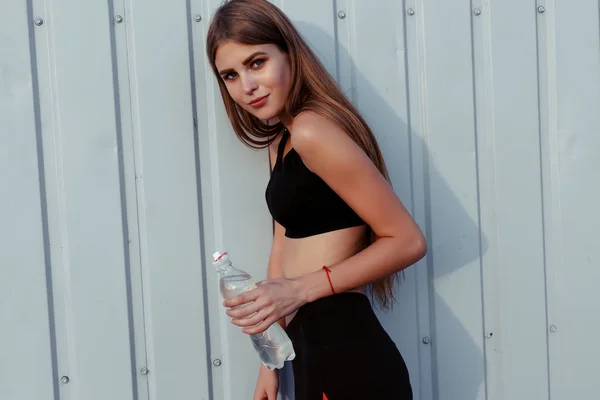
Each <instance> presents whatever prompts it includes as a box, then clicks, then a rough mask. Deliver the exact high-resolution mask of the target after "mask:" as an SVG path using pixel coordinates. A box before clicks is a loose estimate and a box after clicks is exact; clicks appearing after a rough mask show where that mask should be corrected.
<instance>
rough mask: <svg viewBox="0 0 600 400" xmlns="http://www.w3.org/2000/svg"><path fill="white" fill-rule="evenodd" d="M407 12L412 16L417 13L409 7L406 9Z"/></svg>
mask: <svg viewBox="0 0 600 400" xmlns="http://www.w3.org/2000/svg"><path fill="white" fill-rule="evenodd" d="M406 13H407V14H408V15H410V16H411V17H412V16H413V15H415V10H413V9H412V8H409V9H408V10H406Z"/></svg>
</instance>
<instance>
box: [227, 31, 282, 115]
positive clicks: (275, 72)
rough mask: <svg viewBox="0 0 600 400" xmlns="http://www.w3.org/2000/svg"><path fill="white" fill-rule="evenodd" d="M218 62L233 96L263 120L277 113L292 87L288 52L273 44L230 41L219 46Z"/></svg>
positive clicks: (241, 105) (243, 106) (238, 102)
mask: <svg viewBox="0 0 600 400" xmlns="http://www.w3.org/2000/svg"><path fill="white" fill-rule="evenodd" d="M215 65H216V67H217V71H219V75H220V76H221V79H223V82H225V86H226V87H227V91H228V92H229V95H230V96H231V98H232V99H233V100H234V101H235V102H236V103H237V104H239V105H240V107H242V108H243V109H244V110H246V111H248V112H249V113H251V114H253V115H254V116H255V117H257V118H259V119H261V120H268V119H271V118H273V117H276V116H278V115H279V114H280V113H281V112H282V111H283V109H284V105H285V102H286V100H287V97H288V94H289V91H290V80H291V68H290V61H289V57H288V55H287V53H284V52H282V51H281V50H279V47H277V46H276V45H274V44H260V45H246V44H240V43H237V42H232V41H227V42H224V43H222V44H220V45H219V47H218V48H217V53H216V59H215Z"/></svg>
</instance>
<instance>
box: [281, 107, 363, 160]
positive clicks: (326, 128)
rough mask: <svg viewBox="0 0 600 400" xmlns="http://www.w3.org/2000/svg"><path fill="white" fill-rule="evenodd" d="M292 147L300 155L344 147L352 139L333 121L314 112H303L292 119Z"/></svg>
mask: <svg viewBox="0 0 600 400" xmlns="http://www.w3.org/2000/svg"><path fill="white" fill-rule="evenodd" d="M291 142H292V146H293V147H294V149H296V151H298V152H300V153H302V152H305V151H308V152H310V151H312V150H314V149H316V148H318V147H322V146H327V147H330V146H332V147H333V148H335V146H337V145H345V144H347V142H352V139H351V138H350V137H349V135H348V134H347V133H346V132H345V131H344V129H343V128H342V127H341V126H340V125H338V124H337V123H336V122H335V121H333V120H331V119H329V118H327V117H325V116H324V115H321V114H319V113H317V112H315V111H303V112H301V113H300V114H298V115H297V116H296V118H294V125H293V132H292V135H291Z"/></svg>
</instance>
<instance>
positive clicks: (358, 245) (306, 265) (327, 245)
mask: <svg viewBox="0 0 600 400" xmlns="http://www.w3.org/2000/svg"><path fill="white" fill-rule="evenodd" d="M365 230H366V228H365V226H356V227H352V228H345V229H340V230H337V231H332V232H327V233H323V234H320V235H315V236H309V237H306V238H301V239H291V238H287V237H286V238H285V243H284V251H283V275H284V276H285V277H286V278H296V277H299V276H303V275H307V274H310V273H312V272H315V271H317V270H320V269H322V268H323V266H331V265H334V264H337V263H339V262H342V261H344V260H345V259H347V258H349V257H352V256H353V255H354V254H356V253H358V252H360V251H361V250H362V249H363V248H364V246H365ZM323 279H326V277H325V275H323ZM350 291H353V292H363V291H364V288H362V287H360V288H355V289H352V290H350ZM294 315H295V312H294V313H292V314H290V315H289V316H288V317H287V318H286V322H287V323H288V324H289V323H290V321H291V320H292V318H293V317H294Z"/></svg>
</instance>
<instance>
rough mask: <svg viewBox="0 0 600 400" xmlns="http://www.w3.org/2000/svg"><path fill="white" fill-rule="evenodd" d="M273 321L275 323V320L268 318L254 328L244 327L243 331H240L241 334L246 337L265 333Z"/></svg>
mask: <svg viewBox="0 0 600 400" xmlns="http://www.w3.org/2000/svg"><path fill="white" fill-rule="evenodd" d="M275 321H276V319H275V318H273V317H269V318H267V319H265V320H263V321H262V322H261V323H260V324H258V325H256V326H247V327H245V328H244V329H242V332H244V333H246V334H248V335H255V334H257V333H261V332H264V331H266V330H267V329H268V328H269V327H270V326H271V325H272V324H273V323H274V322H275Z"/></svg>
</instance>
